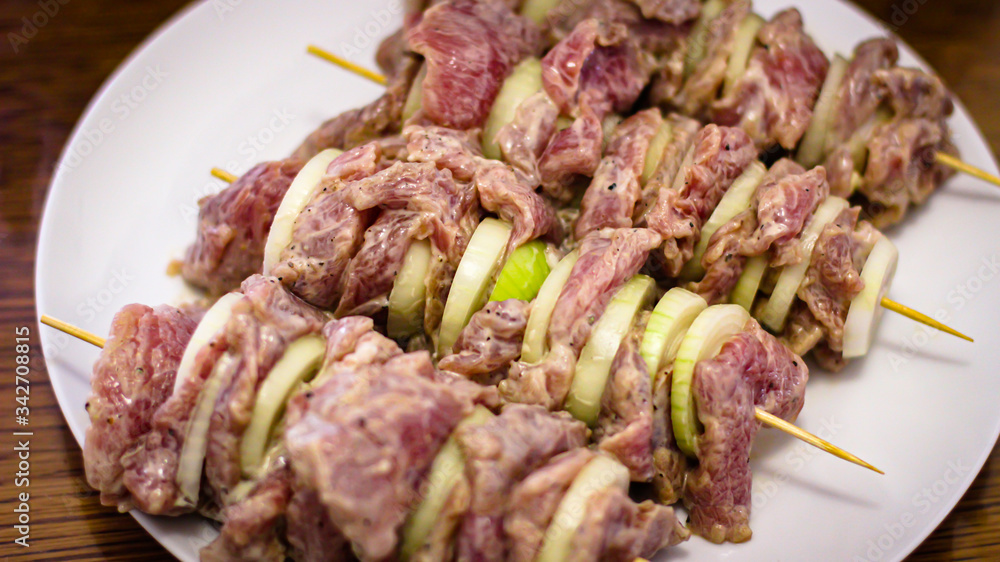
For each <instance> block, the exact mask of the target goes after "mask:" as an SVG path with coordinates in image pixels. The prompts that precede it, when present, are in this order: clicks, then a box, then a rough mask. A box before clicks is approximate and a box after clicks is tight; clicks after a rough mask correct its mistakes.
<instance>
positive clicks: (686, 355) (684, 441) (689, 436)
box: [670, 304, 750, 457]
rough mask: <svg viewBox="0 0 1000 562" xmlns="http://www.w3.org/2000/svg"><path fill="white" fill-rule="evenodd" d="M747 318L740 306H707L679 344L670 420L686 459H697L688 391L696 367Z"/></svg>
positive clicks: (692, 405)
mask: <svg viewBox="0 0 1000 562" xmlns="http://www.w3.org/2000/svg"><path fill="white" fill-rule="evenodd" d="M749 319H750V314H749V313H748V312H747V311H746V310H745V309H744V308H743V307H741V306H737V305H735V304H717V305H715V306H710V307H708V308H706V309H705V311H704V312H702V313H701V314H699V315H698V317H697V318H695V320H694V322H693V323H692V324H691V329H689V330H688V332H687V334H686V335H685V336H684V340H683V341H681V345H680V348H679V349H678V350H677V360H676V361H674V372H673V380H672V382H671V387H670V421H671V422H673V426H674V437H675V438H676V439H677V446H678V447H680V449H681V450H682V451H684V453H685V454H687V455H688V456H692V457H694V456H697V455H696V452H697V442H698V435H699V434H700V433H701V427H700V423H699V422H698V415H697V412H696V411H695V407H696V406H695V403H694V394H693V393H692V392H691V383H692V382H693V380H694V370H695V366H696V365H697V364H698V363H699V362H700V361H703V360H705V359H710V358H712V357H714V356H715V355H716V354H717V353H719V350H720V349H722V346H723V344H725V343H726V342H727V341H729V339H730V338H732V337H733V336H735V335H736V334H739V333H740V332H742V331H743V328H744V327H745V326H746V323H747V321H748V320H749Z"/></svg>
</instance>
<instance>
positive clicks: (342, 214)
mask: <svg viewBox="0 0 1000 562" xmlns="http://www.w3.org/2000/svg"><path fill="white" fill-rule="evenodd" d="M380 156H381V149H380V147H379V145H378V144H377V143H369V144H366V145H362V146H359V147H356V148H353V149H351V150H348V151H347V152H344V153H343V154H341V155H340V156H338V157H337V158H335V159H334V160H333V161H332V162H331V163H330V166H329V167H328V168H327V171H326V174H325V175H324V177H323V179H322V180H321V183H320V185H319V186H318V187H317V188H316V193H315V194H314V195H313V198H312V200H311V201H309V203H308V204H306V206H305V208H304V209H303V210H302V212H301V213H300V214H299V216H298V217H296V218H295V222H294V223H293V225H292V239H291V241H290V243H289V244H288V246H287V247H285V248H283V249H282V250H281V252H280V254H279V256H278V260H277V263H276V264H275V265H274V267H273V268H272V269H271V271H270V273H271V275H274V276H275V277H277V278H278V279H280V280H281V282H282V283H283V284H284V285H285V286H286V287H288V289H289V290H290V291H291V292H292V293H294V294H295V295H297V296H298V297H300V298H302V299H303V300H305V301H306V302H308V303H310V304H312V305H314V306H318V307H320V308H324V309H332V308H335V307H336V305H337V303H338V302H339V301H340V297H341V295H342V294H343V291H344V286H345V284H346V282H347V279H346V277H345V273H346V271H347V266H348V263H349V262H350V259H351V258H352V257H353V256H354V254H355V252H357V250H358V248H359V246H360V244H361V240H362V236H363V234H364V232H365V229H366V228H367V226H368V224H369V222H370V221H371V219H372V217H371V213H368V212H365V211H359V210H358V209H355V208H354V207H352V206H351V205H350V204H349V202H348V201H346V200H345V197H344V195H345V193H344V190H345V188H346V186H347V184H348V183H349V182H351V181H354V180H358V179H361V178H364V177H367V176H370V175H372V174H374V173H375V172H376V171H377V170H378V168H379V158H380Z"/></svg>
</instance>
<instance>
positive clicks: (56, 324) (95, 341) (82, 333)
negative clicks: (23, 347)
mask: <svg viewBox="0 0 1000 562" xmlns="http://www.w3.org/2000/svg"><path fill="white" fill-rule="evenodd" d="M42 324H45V325H46V326H52V327H53V328H55V329H57V330H59V331H60V332H64V333H67V334H69V335H71V336H73V337H74V338H79V339H81V340H83V341H85V342H87V343H89V344H92V345H96V346H97V347H101V348H103V347H104V341H105V340H104V338H102V337H101V336H98V335H96V334H91V333H90V332H88V331H86V330H84V329H81V328H77V327H76V326H74V325H72V324H67V323H66V322H63V321H62V320H57V319H55V318H53V317H51V316H49V315H48V314H43V315H42Z"/></svg>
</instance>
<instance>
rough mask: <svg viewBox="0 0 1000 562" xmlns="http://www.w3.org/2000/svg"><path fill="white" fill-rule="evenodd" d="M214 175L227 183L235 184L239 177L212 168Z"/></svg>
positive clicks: (220, 169)
mask: <svg viewBox="0 0 1000 562" xmlns="http://www.w3.org/2000/svg"><path fill="white" fill-rule="evenodd" d="M212 175H213V176H215V177H217V178H219V179H220V180H222V181H224V182H226V183H233V182H234V181H236V180H237V177H236V176H234V175H232V174H230V173H229V172H227V171H225V170H223V169H222V168H212Z"/></svg>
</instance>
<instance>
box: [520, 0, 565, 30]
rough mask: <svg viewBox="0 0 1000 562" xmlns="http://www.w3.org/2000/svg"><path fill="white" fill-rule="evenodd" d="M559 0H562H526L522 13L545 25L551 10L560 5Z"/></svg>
mask: <svg viewBox="0 0 1000 562" xmlns="http://www.w3.org/2000/svg"><path fill="white" fill-rule="evenodd" d="M559 2H560V0H525V1H524V4H522V5H521V15H522V16H524V17H526V18H528V19H529V20H531V21H533V22H535V23H537V24H538V25H543V24H544V23H545V18H547V17H548V15H549V12H551V11H552V10H553V9H554V8H555V7H556V6H558V5H559Z"/></svg>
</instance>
